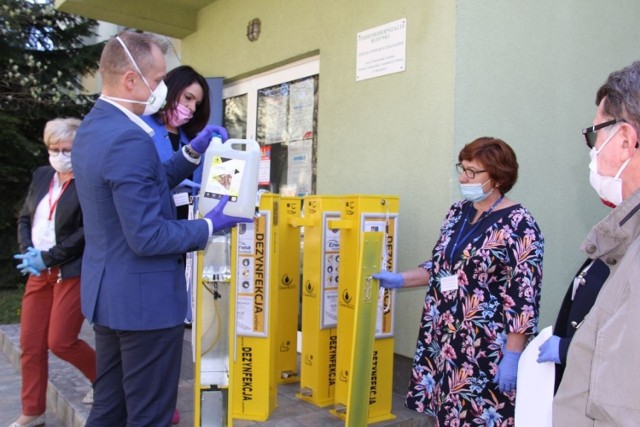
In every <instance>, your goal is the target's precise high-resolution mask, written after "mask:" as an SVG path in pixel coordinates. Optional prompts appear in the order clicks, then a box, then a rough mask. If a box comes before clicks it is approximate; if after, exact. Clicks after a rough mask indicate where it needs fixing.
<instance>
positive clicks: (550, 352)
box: [538, 335, 560, 364]
mask: <svg viewBox="0 0 640 427" xmlns="http://www.w3.org/2000/svg"><path fill="white" fill-rule="evenodd" d="M538 350H539V351H540V352H539V353H538V363H544V362H553V363H558V364H560V337H559V336H557V335H551V336H550V337H549V338H548V339H547V340H546V341H545V342H543V343H542V345H541V346H540V347H539V349H538Z"/></svg>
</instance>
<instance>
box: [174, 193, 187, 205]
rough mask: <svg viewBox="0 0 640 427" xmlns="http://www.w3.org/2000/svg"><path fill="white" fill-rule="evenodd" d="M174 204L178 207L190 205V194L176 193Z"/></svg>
mask: <svg viewBox="0 0 640 427" xmlns="http://www.w3.org/2000/svg"><path fill="white" fill-rule="evenodd" d="M173 203H175V205H176V207H178V206H184V205H188V204H189V193H175V194H174V195H173Z"/></svg>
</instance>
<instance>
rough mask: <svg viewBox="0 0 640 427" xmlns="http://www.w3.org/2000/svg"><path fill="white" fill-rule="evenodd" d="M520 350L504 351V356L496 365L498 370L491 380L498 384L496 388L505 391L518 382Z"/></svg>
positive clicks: (511, 388)
mask: <svg viewBox="0 0 640 427" xmlns="http://www.w3.org/2000/svg"><path fill="white" fill-rule="evenodd" d="M520 355H522V352H521V351H519V352H518V351H509V350H505V351H504V356H503V357H502V360H501V361H500V364H499V365H498V372H497V373H496V376H495V377H494V378H493V382H494V383H497V384H498V389H499V390H500V391H501V392H503V393H505V392H508V391H511V390H513V389H515V388H516V384H517V382H518V361H519V360H520Z"/></svg>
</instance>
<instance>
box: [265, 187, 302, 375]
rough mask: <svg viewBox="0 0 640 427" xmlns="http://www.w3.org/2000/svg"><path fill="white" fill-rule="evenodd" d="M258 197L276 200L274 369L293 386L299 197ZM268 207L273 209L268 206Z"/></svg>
mask: <svg viewBox="0 0 640 427" xmlns="http://www.w3.org/2000/svg"><path fill="white" fill-rule="evenodd" d="M262 197H273V198H275V199H278V198H279V201H280V203H279V204H276V205H275V206H278V209H276V210H275V211H274V212H273V215H274V216H273V217H274V224H273V226H274V227H277V229H278V233H277V235H278V240H277V242H274V245H275V246H277V247H276V250H275V252H276V255H275V257H274V259H273V263H274V264H275V265H276V268H277V276H274V277H273V279H274V280H273V283H274V286H277V291H276V295H277V296H276V297H277V299H278V307H280V310H278V311H277V313H276V340H277V346H278V349H277V351H278V355H277V361H276V370H277V375H278V382H279V383H281V384H283V383H294V382H298V381H299V380H300V375H299V370H298V323H299V321H298V317H299V314H300V228H299V227H298V226H297V224H298V222H299V221H298V220H299V218H300V212H301V209H302V199H300V198H299V197H293V196H291V197H289V196H277V195H269V194H264V195H263V196H262ZM271 206H274V204H273V203H272V204H271Z"/></svg>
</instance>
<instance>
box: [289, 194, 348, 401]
mask: <svg viewBox="0 0 640 427" xmlns="http://www.w3.org/2000/svg"><path fill="white" fill-rule="evenodd" d="M341 207H342V197H339V196H308V197H305V198H304V202H303V213H304V219H302V220H300V221H299V223H300V224H301V225H304V245H303V247H304V251H303V256H302V258H303V259H302V262H303V267H302V337H303V339H302V353H301V355H300V392H299V393H298V394H297V395H296V396H297V397H298V398H299V399H302V400H305V401H307V402H309V403H312V404H314V405H316V406H319V407H325V406H329V405H331V404H333V402H334V395H335V384H336V366H337V365H336V364H337V350H338V331H337V320H338V307H337V302H338V281H339V276H338V265H339V262H340V230H337V229H330V228H329V221H334V220H337V219H340V209H341Z"/></svg>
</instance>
